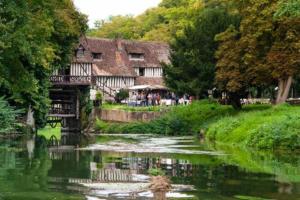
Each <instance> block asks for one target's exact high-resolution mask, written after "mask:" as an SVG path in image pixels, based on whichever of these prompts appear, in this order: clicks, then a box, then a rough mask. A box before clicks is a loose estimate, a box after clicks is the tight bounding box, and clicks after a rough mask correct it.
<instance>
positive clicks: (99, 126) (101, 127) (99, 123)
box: [94, 118, 108, 131]
mask: <svg viewBox="0 0 300 200" xmlns="http://www.w3.org/2000/svg"><path fill="white" fill-rule="evenodd" d="M94 128H95V131H103V130H106V129H107V128H108V124H107V123H105V122H103V121H102V120H100V119H98V118H97V119H96V122H95V127H94Z"/></svg>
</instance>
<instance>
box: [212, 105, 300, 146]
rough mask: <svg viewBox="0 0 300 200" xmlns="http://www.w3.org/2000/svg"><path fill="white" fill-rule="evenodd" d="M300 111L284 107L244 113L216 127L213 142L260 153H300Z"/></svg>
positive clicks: (295, 107)
mask: <svg viewBox="0 0 300 200" xmlns="http://www.w3.org/2000/svg"><path fill="white" fill-rule="evenodd" d="M299 122H300V107H298V106H290V105H281V106H274V107H272V108H271V109H268V110H262V111H253V112H246V113H245V112H241V113H239V114H238V115H235V116H227V117H224V118H222V119H220V120H218V121H217V122H215V123H213V124H212V125H211V126H210V127H209V129H208V132H207V137H208V138H209V139H210V140H213V141H218V142H221V143H226V144H239V145H242V146H248V147H256V148H260V149H300V123H299Z"/></svg>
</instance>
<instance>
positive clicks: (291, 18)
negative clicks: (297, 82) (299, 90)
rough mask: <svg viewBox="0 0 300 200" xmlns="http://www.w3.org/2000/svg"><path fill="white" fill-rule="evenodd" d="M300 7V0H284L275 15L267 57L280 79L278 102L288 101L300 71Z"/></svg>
mask: <svg viewBox="0 0 300 200" xmlns="http://www.w3.org/2000/svg"><path fill="white" fill-rule="evenodd" d="M299 9H300V2H299V1H294V0H290V1H288V2H285V1H282V2H281V3H280V4H279V9H278V10H277V12H276V13H275V15H274V17H275V22H274V23H275V29H274V32H275V34H274V43H273V45H272V48H271V49H270V52H269V53H268V57H267V59H268V63H269V65H270V67H271V69H272V76H273V77H274V78H275V79H277V80H278V93H277V99H276V103H277V104H280V103H284V102H285V101H286V99H287V98H288V95H289V91H290V88H291V85H292V82H293V78H294V77H295V76H296V75H297V74H298V73H299V72H300V58H299V52H300V43H299V41H300V11H299Z"/></svg>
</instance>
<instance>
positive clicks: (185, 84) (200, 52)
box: [164, 8, 239, 98]
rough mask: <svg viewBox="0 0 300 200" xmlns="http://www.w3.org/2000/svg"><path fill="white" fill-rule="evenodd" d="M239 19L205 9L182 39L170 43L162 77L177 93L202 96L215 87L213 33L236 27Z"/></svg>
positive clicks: (220, 10)
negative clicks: (169, 61) (166, 63)
mask: <svg viewBox="0 0 300 200" xmlns="http://www.w3.org/2000/svg"><path fill="white" fill-rule="evenodd" d="M238 23H239V17H238V16H236V15H230V14H228V13H227V12H226V11H225V9H220V8H205V9H203V10H202V12H201V13H200V14H199V16H198V17H197V18H196V19H195V22H194V24H193V25H192V26H188V27H187V28H186V29H185V31H184V33H183V35H182V36H177V37H175V42H174V43H173V44H171V49H172V51H171V52H172V53H171V64H170V65H165V70H164V78H165V82H166V84H167V86H168V87H170V88H171V89H173V90H174V91H175V92H176V93H179V94H184V93H188V94H190V95H195V96H196V97H198V98H200V97H204V96H206V95H207V90H209V89H212V88H213V87H214V85H213V83H214V76H215V63H216V60H215V58H214V54H215V51H216V49H217V47H218V43H217V42H216V41H215V40H214V37H215V35H216V34H218V33H221V32H223V31H224V30H226V29H227V27H228V26H230V25H231V24H233V25H236V26H238Z"/></svg>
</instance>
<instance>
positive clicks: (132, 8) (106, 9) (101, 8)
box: [73, 0, 161, 27]
mask: <svg viewBox="0 0 300 200" xmlns="http://www.w3.org/2000/svg"><path fill="white" fill-rule="evenodd" d="M73 1H74V3H75V5H76V7H77V8H78V9H79V10H80V11H81V12H82V13H84V14H86V15H88V17H89V26H90V27H93V26H94V22H95V21H96V20H100V19H107V18H108V17H109V16H111V15H127V14H130V15H134V16H136V15H139V14H141V13H143V12H144V11H145V10H147V9H148V8H152V7H155V6H157V5H158V4H159V3H160V2H161V0H73Z"/></svg>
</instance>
